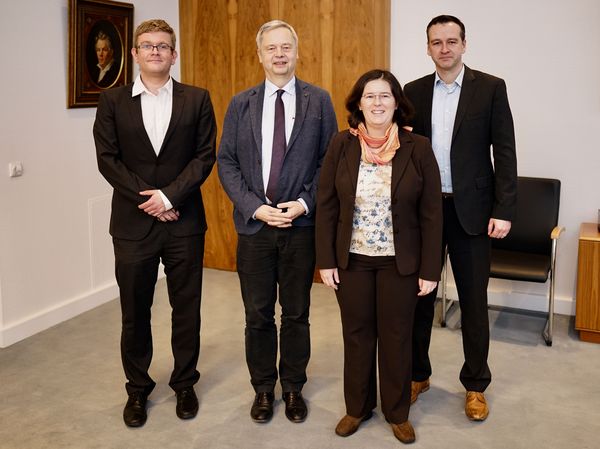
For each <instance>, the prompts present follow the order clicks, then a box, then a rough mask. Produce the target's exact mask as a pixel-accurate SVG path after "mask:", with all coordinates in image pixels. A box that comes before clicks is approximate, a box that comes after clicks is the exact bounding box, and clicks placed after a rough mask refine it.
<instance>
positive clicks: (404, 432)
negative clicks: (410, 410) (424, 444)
mask: <svg viewBox="0 0 600 449" xmlns="http://www.w3.org/2000/svg"><path fill="white" fill-rule="evenodd" d="M392 431H393V432H394V436H395V437H396V438H398V439H399V440H400V441H402V442H403V443H404V444H410V443H414V442H415V429H413V426H412V424H411V423H410V421H404V422H403V423H402V424H392Z"/></svg>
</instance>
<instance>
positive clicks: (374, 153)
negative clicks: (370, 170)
mask: <svg viewBox="0 0 600 449" xmlns="http://www.w3.org/2000/svg"><path fill="white" fill-rule="evenodd" d="M350 133H351V134H353V135H355V136H358V140H359V142H360V148H361V155H360V157H361V159H362V160H363V162H368V163H370V164H377V165H385V164H387V163H388V162H389V161H391V160H392V158H393V157H394V155H395V154H396V150H397V149H398V148H400V140H399V139H398V125H396V124H395V123H392V124H391V125H390V127H389V128H388V129H387V130H386V132H385V136H383V137H372V136H369V134H368V133H367V128H366V127H365V124H364V123H360V124H359V125H358V129H357V128H350Z"/></svg>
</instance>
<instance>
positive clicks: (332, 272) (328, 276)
mask: <svg viewBox="0 0 600 449" xmlns="http://www.w3.org/2000/svg"><path fill="white" fill-rule="evenodd" d="M319 274H320V275H321V280H322V281H323V284H325V285H326V286H327V287H331V288H333V289H334V290H337V289H338V284H339V283H340V276H339V274H338V269H337V268H325V269H323V270H319Z"/></svg>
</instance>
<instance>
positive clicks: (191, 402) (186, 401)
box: [175, 387, 198, 419]
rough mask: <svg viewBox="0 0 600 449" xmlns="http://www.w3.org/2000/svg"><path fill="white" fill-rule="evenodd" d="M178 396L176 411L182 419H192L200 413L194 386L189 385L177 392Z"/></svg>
mask: <svg viewBox="0 0 600 449" xmlns="http://www.w3.org/2000/svg"><path fill="white" fill-rule="evenodd" d="M175 395H176V396H177V406H176V407H175V413H177V416H179V418H181V419H191V418H194V417H195V416H196V415H197V414H198V397H197V396H196V392H195V391H194V387H187V388H184V389H182V390H179V391H177V392H176V393H175Z"/></svg>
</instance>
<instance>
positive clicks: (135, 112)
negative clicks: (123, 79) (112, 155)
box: [127, 84, 156, 157]
mask: <svg viewBox="0 0 600 449" xmlns="http://www.w3.org/2000/svg"><path fill="white" fill-rule="evenodd" d="M131 86H133V84H132V85H131ZM131 86H130V87H129V89H128V92H127V96H128V99H129V100H130V101H128V105H129V115H130V117H131V123H132V124H133V126H134V128H135V130H136V132H137V134H138V136H139V138H140V141H141V142H142V144H143V147H144V148H146V149H147V150H148V151H150V152H151V153H152V154H153V155H154V157H156V152H155V151H154V148H153V147H152V142H150V138H149V137H148V133H147V132H146V128H145V127H144V119H143V117H142V99H141V95H136V96H135V97H132V96H131V91H132V88H131Z"/></svg>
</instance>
